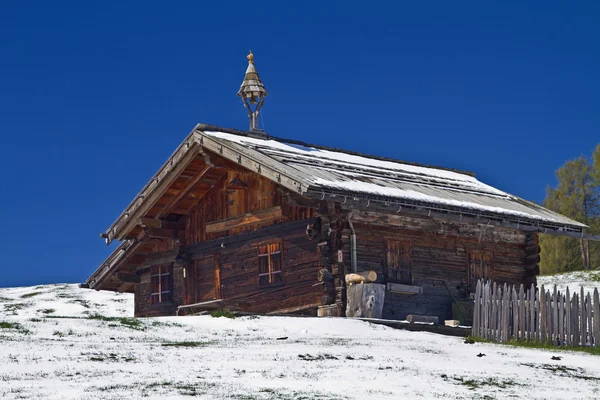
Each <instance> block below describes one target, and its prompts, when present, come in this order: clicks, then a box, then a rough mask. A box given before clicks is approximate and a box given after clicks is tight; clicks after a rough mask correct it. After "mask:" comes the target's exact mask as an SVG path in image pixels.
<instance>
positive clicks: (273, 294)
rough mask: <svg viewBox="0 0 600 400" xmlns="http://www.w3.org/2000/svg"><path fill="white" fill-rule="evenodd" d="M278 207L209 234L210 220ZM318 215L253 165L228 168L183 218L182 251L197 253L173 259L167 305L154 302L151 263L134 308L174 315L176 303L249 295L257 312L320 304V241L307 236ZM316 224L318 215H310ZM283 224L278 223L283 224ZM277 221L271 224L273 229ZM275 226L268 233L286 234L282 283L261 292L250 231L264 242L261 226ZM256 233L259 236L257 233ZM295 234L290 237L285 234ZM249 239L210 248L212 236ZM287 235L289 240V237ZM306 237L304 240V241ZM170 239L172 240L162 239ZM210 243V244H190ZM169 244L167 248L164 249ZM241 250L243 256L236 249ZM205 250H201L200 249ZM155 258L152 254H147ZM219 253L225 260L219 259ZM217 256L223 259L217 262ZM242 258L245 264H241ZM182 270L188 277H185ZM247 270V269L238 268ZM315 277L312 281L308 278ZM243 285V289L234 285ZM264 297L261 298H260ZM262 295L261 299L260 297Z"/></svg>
mask: <svg viewBox="0 0 600 400" xmlns="http://www.w3.org/2000/svg"><path fill="white" fill-rule="evenodd" d="M274 207H281V216H282V217H281V218H276V219H269V220H267V221H260V222H258V223H256V224H251V225H247V226H244V227H242V228H235V229H229V230H226V231H222V232H214V233H207V232H206V224H207V223H210V222H215V221H221V220H226V219H228V218H232V217H237V216H241V215H244V214H247V213H254V212H258V211H261V210H268V209H272V208H274ZM314 215H315V210H314V208H312V207H308V206H302V205H296V204H294V203H293V202H291V201H289V196H288V195H287V193H286V192H285V191H284V190H282V189H281V188H279V187H278V185H277V184H276V183H274V182H272V181H270V180H268V179H265V178H263V177H261V176H260V175H258V174H256V173H254V172H250V171H236V170H228V171H225V172H224V173H223V174H222V175H221V177H220V178H219V179H218V180H217V181H216V183H215V184H214V186H213V188H212V189H211V190H209V191H208V192H207V193H206V194H205V195H204V196H203V197H202V198H201V199H199V200H198V201H197V203H196V205H195V206H194V207H192V208H191V210H190V212H189V213H188V214H187V215H186V216H185V217H184V218H183V222H185V230H184V231H183V232H182V234H181V235H180V236H179V238H180V239H181V246H182V247H186V246H187V247H188V249H187V250H184V249H182V250H181V254H180V255H182V254H186V251H188V253H187V255H186V257H188V258H189V257H193V258H194V259H193V260H187V261H186V262H187V263H186V264H181V265H176V264H173V301H171V302H167V303H164V304H160V303H159V304H152V302H151V299H150V294H151V291H152V284H151V283H152V282H151V276H150V269H148V268H146V269H144V270H143V271H139V270H138V273H139V274H140V282H139V284H137V285H136V296H135V299H136V300H135V314H136V315H138V316H155V315H174V314H175V311H176V309H177V307H178V306H179V305H183V304H194V303H198V302H202V301H208V300H212V299H215V298H224V299H231V298H234V297H235V298H242V297H245V296H249V297H251V298H252V299H250V300H251V301H252V302H254V304H255V306H254V307H253V308H252V310H257V311H267V310H268V309H269V308H270V306H268V305H267V303H269V302H271V301H273V302H274V304H276V305H277V307H276V308H285V307H287V305H288V304H292V305H297V304H300V303H306V302H312V303H316V301H315V296H322V292H323V288H322V287H312V286H310V285H312V284H314V283H316V277H317V270H318V268H317V263H316V259H317V246H316V240H315V241H309V240H308V239H307V238H306V233H305V232H306V223H299V224H294V222H295V221H307V223H308V221H311V218H313V217H314ZM312 222H314V221H312ZM279 225H281V228H278V226H279ZM270 227H274V229H269V228H270ZM265 230H268V231H270V232H271V233H270V236H268V237H271V238H282V237H283V239H284V257H285V259H284V268H286V269H287V268H288V263H289V268H290V269H289V271H285V272H284V282H285V285H284V286H285V287H278V288H261V289H260V290H258V284H257V285H256V287H254V286H253V284H252V283H251V282H254V281H256V282H258V264H257V262H258V261H257V257H256V255H257V249H256V246H257V243H256V242H255V241H253V240H252V238H253V237H261V239H260V240H267V237H265V235H264V231H265ZM254 232H256V234H254ZM290 232H291V236H290V237H289V238H288V237H287V235H288V234H289V233H290ZM238 236H240V237H243V238H244V240H246V242H244V243H245V245H244V246H240V245H239V244H240V242H238V244H234V245H232V246H227V247H225V248H221V246H220V243H217V245H216V246H211V245H210V243H209V242H211V241H212V240H215V239H221V240H226V241H227V242H228V243H230V242H235V241H236V239H235V238H236V237H238ZM288 239H289V243H288ZM302 240H303V241H304V242H305V243H303V244H302V246H299V243H300V242H301V241H302ZM158 242H159V243H163V242H164V243H167V242H169V240H165V241H158ZM204 242H207V243H208V244H209V246H208V247H206V248H202V246H200V247H198V248H197V249H196V250H194V249H193V246H194V245H196V244H200V243H204ZM163 247H164V248H163ZM168 248H171V247H169V246H166V247H165V246H158V247H156V248H155V249H153V250H152V252H156V253H160V252H164V251H166V250H167V249H168ZM236 249H238V250H239V254H238V253H237V252H238V250H236ZM198 251H200V253H198ZM150 257H152V256H150ZM221 257H222V258H221ZM216 259H218V261H215V260H216ZM240 263H241V264H240ZM305 267H306V268H308V269H306V268H305ZM184 268H185V275H186V277H185V278H184V272H183V271H184ZM241 271H244V274H242V273H241ZM309 281H310V285H308V282H309ZM238 286H239V290H237V289H235V288H237V287H238ZM263 295H264V301H263V300H262V298H263ZM257 299H258V300H260V301H256V300H257Z"/></svg>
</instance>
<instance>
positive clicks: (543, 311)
mask: <svg viewBox="0 0 600 400" xmlns="http://www.w3.org/2000/svg"><path fill="white" fill-rule="evenodd" d="M546 316H547V313H546V291H545V290H544V285H542V290H540V340H541V341H542V342H545V341H546V333H547V331H546V325H547V321H546Z"/></svg>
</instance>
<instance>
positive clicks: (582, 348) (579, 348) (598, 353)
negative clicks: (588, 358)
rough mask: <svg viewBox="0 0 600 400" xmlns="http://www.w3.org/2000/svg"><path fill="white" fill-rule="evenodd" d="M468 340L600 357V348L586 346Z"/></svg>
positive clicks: (479, 339)
mask: <svg viewBox="0 0 600 400" xmlns="http://www.w3.org/2000/svg"><path fill="white" fill-rule="evenodd" d="M467 339H470V340H473V341H475V342H479V343H494V344H498V345H506V346H513V347H525V348H529V349H542V350H548V351H578V352H582V353H588V354H592V355H595V356H600V347H586V346H555V345H553V344H550V343H542V342H536V341H527V340H521V339H518V340H517V339H512V340H509V341H508V342H505V343H496V342H492V341H491V340H488V339H483V338H479V337H476V336H469V337H468V338H467Z"/></svg>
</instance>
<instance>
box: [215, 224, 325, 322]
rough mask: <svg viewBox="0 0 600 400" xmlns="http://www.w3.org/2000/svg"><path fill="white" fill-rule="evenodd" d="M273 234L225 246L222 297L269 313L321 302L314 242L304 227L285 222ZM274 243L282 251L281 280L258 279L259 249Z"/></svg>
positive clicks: (222, 264) (303, 225)
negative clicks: (237, 300) (308, 237)
mask: <svg viewBox="0 0 600 400" xmlns="http://www.w3.org/2000/svg"><path fill="white" fill-rule="evenodd" d="M277 228H279V229H277V231H276V232H273V233H271V234H269V235H266V236H262V237H257V238H255V239H253V240H249V241H246V242H240V243H239V244H238V245H236V246H228V247H226V248H225V249H223V250H222V251H221V252H220V279H221V296H222V297H223V298H224V299H231V300H233V299H240V300H243V301H244V302H245V303H247V304H245V305H244V307H243V308H244V309H245V310H247V311H253V312H270V311H276V310H282V309H290V308H295V307H300V306H308V305H313V306H314V307H315V308H316V304H318V303H320V300H321V297H322V293H323V289H322V286H320V285H318V286H315V283H317V272H318V270H319V267H318V257H317V251H316V245H317V244H316V241H314V240H313V241H310V240H308V239H307V237H306V224H303V223H300V224H298V223H285V224H281V225H279V226H278V227H277ZM273 243H275V244H276V246H277V247H278V248H279V249H280V250H281V252H282V263H281V268H282V279H281V282H279V281H278V278H277V279H274V280H273V282H272V283H269V282H268V281H267V279H264V280H263V283H262V284H261V279H260V277H259V260H258V258H259V257H258V251H259V248H264V247H265V246H267V245H269V244H273Z"/></svg>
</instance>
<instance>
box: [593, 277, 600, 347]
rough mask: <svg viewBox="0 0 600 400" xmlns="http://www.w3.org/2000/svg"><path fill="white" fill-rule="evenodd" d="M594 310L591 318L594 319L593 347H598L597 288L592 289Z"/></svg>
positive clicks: (599, 310)
mask: <svg viewBox="0 0 600 400" xmlns="http://www.w3.org/2000/svg"><path fill="white" fill-rule="evenodd" d="M593 299H594V305H593V307H594V309H593V317H594V325H593V331H594V345H595V346H596V347H600V294H599V293H598V288H596V289H594V295H593Z"/></svg>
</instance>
